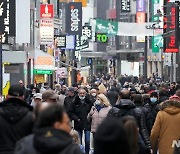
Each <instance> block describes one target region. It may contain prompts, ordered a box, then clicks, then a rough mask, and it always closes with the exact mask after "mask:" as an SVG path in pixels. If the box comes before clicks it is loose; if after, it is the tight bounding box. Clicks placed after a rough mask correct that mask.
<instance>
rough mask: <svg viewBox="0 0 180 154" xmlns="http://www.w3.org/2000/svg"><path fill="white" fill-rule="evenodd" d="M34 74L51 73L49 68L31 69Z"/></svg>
mask: <svg viewBox="0 0 180 154" xmlns="http://www.w3.org/2000/svg"><path fill="white" fill-rule="evenodd" d="M33 72H34V74H52V71H51V70H36V69H35V70H33Z"/></svg>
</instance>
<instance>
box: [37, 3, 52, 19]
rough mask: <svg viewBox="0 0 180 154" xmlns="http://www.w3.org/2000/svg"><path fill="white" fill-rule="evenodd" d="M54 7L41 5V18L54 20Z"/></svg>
mask: <svg viewBox="0 0 180 154" xmlns="http://www.w3.org/2000/svg"><path fill="white" fill-rule="evenodd" d="M53 17H54V7H53V4H41V5H40V18H53Z"/></svg>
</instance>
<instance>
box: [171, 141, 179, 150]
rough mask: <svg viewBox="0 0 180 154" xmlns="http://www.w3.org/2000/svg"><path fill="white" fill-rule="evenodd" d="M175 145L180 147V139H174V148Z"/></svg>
mask: <svg viewBox="0 0 180 154" xmlns="http://www.w3.org/2000/svg"><path fill="white" fill-rule="evenodd" d="M175 147H177V148H180V140H178V141H177V140H173V142H172V148H175Z"/></svg>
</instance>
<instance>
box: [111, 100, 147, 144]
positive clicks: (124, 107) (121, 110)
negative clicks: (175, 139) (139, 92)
mask: <svg viewBox="0 0 180 154" xmlns="http://www.w3.org/2000/svg"><path fill="white" fill-rule="evenodd" d="M128 115H130V116H133V117H134V118H135V119H136V121H137V123H138V126H139V131H140V135H141V137H142V139H143V141H144V143H145V144H146V145H147V146H149V147H150V140H149V134H148V131H147V127H146V123H145V118H144V114H143V112H142V111H141V109H139V108H136V106H135V104H134V103H133V102H132V101H131V100H130V99H121V100H120V102H119V104H118V105H116V106H115V107H113V108H112V109H111V110H110V111H109V113H108V117H115V118H118V119H120V118H121V117H123V116H128Z"/></svg>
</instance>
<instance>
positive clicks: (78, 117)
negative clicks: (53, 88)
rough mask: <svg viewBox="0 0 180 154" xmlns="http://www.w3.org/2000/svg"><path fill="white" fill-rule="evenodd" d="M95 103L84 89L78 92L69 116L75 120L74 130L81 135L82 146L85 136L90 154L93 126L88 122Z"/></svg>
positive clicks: (87, 152) (86, 148) (87, 150)
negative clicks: (91, 129) (88, 116)
mask: <svg viewBox="0 0 180 154" xmlns="http://www.w3.org/2000/svg"><path fill="white" fill-rule="evenodd" d="M92 105H93V103H92V102H91V101H90V100H89V98H88V97H86V91H85V89H83V88H80V89H79V90H78V95H77V96H76V98H75V100H74V102H72V104H71V106H70V109H69V114H68V115H69V116H70V118H71V120H74V129H75V130H76V131H77V132H78V133H79V136H80V139H81V144H82V135H83V133H84V134H85V152H86V154H89V150H90V127H91V124H90V122H89V121H88V120H87V115H88V113H89V112H90V110H91V107H92Z"/></svg>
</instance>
